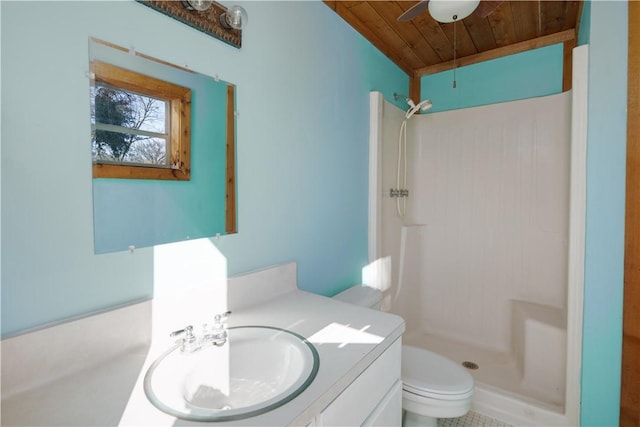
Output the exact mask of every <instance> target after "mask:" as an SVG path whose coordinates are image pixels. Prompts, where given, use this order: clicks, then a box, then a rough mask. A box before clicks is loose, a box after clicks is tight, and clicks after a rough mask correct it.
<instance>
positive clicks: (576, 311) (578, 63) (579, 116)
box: [565, 45, 589, 425]
mask: <svg viewBox="0 0 640 427" xmlns="http://www.w3.org/2000/svg"><path fill="white" fill-rule="evenodd" d="M588 54H589V49H588V45H583V46H579V47H576V48H575V49H573V76H572V78H573V89H572V92H573V94H572V96H573V99H572V106H571V172H570V173H571V179H570V182H571V184H570V185H571V187H570V200H569V268H568V277H567V281H568V287H567V381H566V400H565V415H566V417H567V423H568V424H569V425H579V424H580V395H581V390H580V379H581V373H582V316H583V301H584V256H585V233H586V228H585V227H586V210H587V125H588V121H587V118H588V102H587V101H588V84H589V80H588V69H589V55H588ZM569 362H570V363H569Z"/></svg>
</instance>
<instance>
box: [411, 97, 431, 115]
mask: <svg viewBox="0 0 640 427" xmlns="http://www.w3.org/2000/svg"><path fill="white" fill-rule="evenodd" d="M412 104H413V102H412ZM431 107H433V104H431V101H430V100H428V99H425V100H423V101H420V103H419V104H418V105H414V106H413V107H412V108H411V109H409V111H407V114H406V115H405V117H406V118H407V119H410V118H411V117H412V116H413V115H414V114H415V113H417V112H418V111H427V110H428V109H430V108H431Z"/></svg>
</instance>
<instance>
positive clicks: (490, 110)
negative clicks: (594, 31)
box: [369, 47, 586, 425]
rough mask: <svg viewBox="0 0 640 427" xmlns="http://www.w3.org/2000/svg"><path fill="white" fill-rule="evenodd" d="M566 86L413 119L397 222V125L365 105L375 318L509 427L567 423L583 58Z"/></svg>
mask: <svg viewBox="0 0 640 427" xmlns="http://www.w3.org/2000/svg"><path fill="white" fill-rule="evenodd" d="M573 81H574V89H573V90H572V91H570V92H565V93H561V94H557V95H551V96H546V97H540V98H532V99H525V100H519V101H513V102H505V103H500V104H493V105H487V106H481V107H474V108H467V109H462V110H454V111H447V112H440V113H431V114H425V115H420V116H415V117H414V118H413V119H412V120H411V121H410V122H409V123H408V125H407V126H408V127H407V132H408V133H407V158H408V159H409V161H408V164H407V169H408V170H407V174H408V181H407V182H408V190H409V197H408V198H407V200H406V214H405V215H404V217H400V216H399V215H398V213H397V209H396V200H393V197H391V196H390V193H389V189H390V188H393V187H394V186H395V180H396V176H397V171H396V168H397V161H396V160H397V159H396V156H397V152H398V149H397V143H398V130H399V129H400V127H401V124H402V121H403V119H404V112H403V111H402V110H400V109H399V108H397V107H396V106H395V105H393V104H391V103H389V102H387V101H385V100H384V99H383V98H382V96H381V94H379V93H372V94H371V109H372V110H371V118H372V128H371V146H370V150H371V151H370V153H371V157H370V226H369V235H370V239H369V240H370V251H369V257H370V260H371V261H374V260H381V259H384V260H386V262H387V265H390V268H388V271H390V274H389V275H390V277H389V279H388V280H387V281H386V282H388V283H389V286H388V289H386V292H385V299H384V303H383V304H384V307H383V308H385V309H387V310H389V311H391V312H394V313H396V314H399V315H401V316H403V317H404V318H405V320H406V322H407V332H406V333H405V335H404V338H403V339H404V342H405V343H407V344H410V345H414V346H418V347H423V348H426V349H428V350H431V351H434V352H436V353H440V354H442V355H444V356H446V357H448V358H449V359H451V360H453V361H455V362H458V363H461V364H463V365H464V366H467V367H470V368H472V369H471V370H470V372H471V373H472V375H473V376H474V379H475V382H476V393H475V396H474V401H473V404H472V405H473V406H472V407H473V408H475V409H477V410H478V411H480V412H482V413H485V414H486V415H490V416H495V417H497V418H500V419H502V420H504V421H507V422H511V423H513V424H519V425H574V424H576V423H577V419H578V418H577V417H578V412H579V381H580V343H581V322H582V311H581V301H582V290H581V287H582V262H583V254H584V249H583V245H584V243H583V239H584V234H583V233H584V182H585V179H584V173H585V171H584V163H585V161H584V156H585V150H586V138H585V137H584V135H585V131H584V129H586V119H583V118H584V117H586V94H585V93H586V47H584V49H581V48H578V49H577V50H576V53H574V80H573ZM568 361H570V362H568ZM473 368H476V369H473Z"/></svg>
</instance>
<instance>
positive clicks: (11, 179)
mask: <svg viewBox="0 0 640 427" xmlns="http://www.w3.org/2000/svg"><path fill="white" fill-rule="evenodd" d="M241 4H242V5H243V6H244V7H245V8H246V9H247V12H248V13H249V26H248V27H247V29H246V30H245V31H244V34H243V41H242V45H243V46H242V49H240V50H238V49H235V48H233V47H230V46H228V45H227V44H225V43H222V42H220V41H218V40H215V39H213V38H211V37H209V36H207V35H206V34H203V33H201V32H198V31H196V30H194V29H192V28H191V27H188V26H186V25H184V24H181V23H180V22H178V21H176V20H173V19H170V18H168V17H166V16H164V15H162V14H160V13H158V12H156V11H153V10H151V9H149V8H148V7H146V6H143V5H141V4H139V3H136V2H134V1H118V2H113V1H87V2H50V1H43V2H11V1H2V2H0V8H1V13H0V15H1V19H2V25H1V32H2V37H1V42H2V46H1V54H2V159H1V161H2V169H1V174H2V177H1V182H2V201H1V206H2V216H1V219H2V248H3V251H2V333H3V336H7V335H11V334H14V333H16V332H19V331H21V330H24V329H27V328H31V327H37V326H40V325H43V324H46V323H48V322H52V321H57V320H60V319H65V318H68V317H71V316H76V315H82V314H85V313H89V312H92V311H95V310H98V309H102V308H107V307H112V306H114V305H118V304H122V303H127V302H130V301H135V300H138V299H142V298H148V297H150V296H151V295H152V294H153V286H154V277H153V262H154V259H153V249H152V248H145V249H138V250H136V251H135V252H134V253H129V252H128V251H123V252H115V253H109V254H102V255H96V254H94V251H93V214H92V206H93V203H92V179H91V152H90V143H89V135H90V128H89V102H88V95H89V80H88V78H87V73H88V70H89V54H88V40H89V37H96V38H98V39H101V40H106V41H109V42H112V43H115V44H117V45H120V46H123V47H126V48H131V47H133V48H134V49H135V50H136V51H138V52H141V53H144V54H147V55H150V56H153V57H156V58H159V59H162V60H165V61H168V62H171V63H174V64H177V65H181V66H186V67H188V68H190V69H193V70H195V71H198V72H201V73H203V74H207V75H210V76H216V75H217V76H219V77H220V78H221V79H222V80H226V81H229V82H231V83H234V84H236V85H237V99H236V102H237V106H238V112H239V115H238V117H237V159H238V160H237V167H238V173H237V183H238V226H239V228H238V233H237V234H234V235H228V236H222V237H220V238H219V239H215V238H213V239H212V242H213V243H214V244H215V245H216V246H218V248H219V249H220V250H221V252H222V253H223V254H224V255H225V256H226V258H227V262H228V269H229V274H230V275H232V274H236V273H240V272H244V271H248V270H252V269H256V268H260V267H264V266H268V265H272V264H276V263H281V262H288V261H297V262H298V279H299V283H300V286H301V287H303V288H304V289H307V290H310V291H313V292H316V293H320V294H333V293H334V292H336V291H338V290H341V289H343V288H345V287H347V286H350V285H352V284H354V283H357V282H359V281H360V274H361V271H360V270H361V268H362V267H363V266H364V265H365V264H366V263H367V204H368V202H367V199H368V182H367V181H368V144H369V141H368V138H369V91H370V90H379V91H382V92H383V93H384V94H385V96H386V97H387V98H388V99H389V98H391V97H392V95H393V92H406V88H407V87H408V84H409V83H408V82H409V78H408V76H407V75H406V74H405V73H404V72H403V71H401V70H400V69H399V68H398V67H397V66H395V65H394V64H393V63H392V62H391V61H390V60H389V59H387V58H386V57H384V55H382V54H381V53H380V52H379V51H378V50H376V49H375V48H373V46H372V45H371V44H370V43H368V42H367V41H365V40H364V39H363V38H362V37H361V36H360V35H359V34H357V33H356V32H355V31H354V30H353V29H351V28H350V27H348V26H347V25H346V24H345V23H344V22H343V21H342V19H341V18H340V17H338V16H337V15H336V14H335V13H334V12H333V11H331V10H330V9H329V8H328V7H327V6H326V5H325V4H323V3H322V2H319V1H305V2H277V1H274V2H272V1H255V2H241ZM45 65H46V66H45ZM38 100H47V102H37V101H38ZM7 106H10V108H7ZM54 154H55V157H54ZM7 248H10V250H7ZM180 285H181V284H180V283H176V286H180Z"/></svg>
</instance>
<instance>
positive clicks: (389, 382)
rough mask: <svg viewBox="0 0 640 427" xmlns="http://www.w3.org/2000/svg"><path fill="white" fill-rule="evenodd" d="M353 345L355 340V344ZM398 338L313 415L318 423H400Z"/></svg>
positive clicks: (400, 394)
mask: <svg viewBox="0 0 640 427" xmlns="http://www.w3.org/2000/svg"><path fill="white" fill-rule="evenodd" d="M356 345H357V344H356ZM401 349H402V343H401V340H400V339H398V340H396V341H395V342H394V343H393V344H391V346H389V348H387V350H385V352H384V353H382V354H381V355H380V357H378V358H377V359H376V360H375V361H374V362H373V363H372V364H371V365H370V366H369V367H368V368H367V369H366V370H365V371H364V372H362V374H360V376H358V378H356V380H355V381H354V382H353V383H351V385H349V387H347V388H346V389H345V390H344V391H343V392H342V393H340V395H338V397H337V398H336V399H335V400H334V401H333V402H331V404H329V406H327V407H326V408H325V409H324V410H323V411H322V413H321V414H320V415H318V416H317V417H316V419H315V420H314V421H315V424H313V423H312V424H310V425H316V426H318V427H320V426H323V427H324V426H326V427H332V426H335V427H344V426H400V425H401V424H402V382H401V368H400V364H401Z"/></svg>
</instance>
